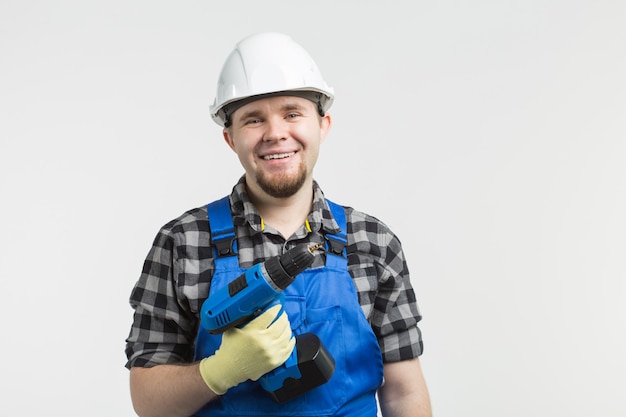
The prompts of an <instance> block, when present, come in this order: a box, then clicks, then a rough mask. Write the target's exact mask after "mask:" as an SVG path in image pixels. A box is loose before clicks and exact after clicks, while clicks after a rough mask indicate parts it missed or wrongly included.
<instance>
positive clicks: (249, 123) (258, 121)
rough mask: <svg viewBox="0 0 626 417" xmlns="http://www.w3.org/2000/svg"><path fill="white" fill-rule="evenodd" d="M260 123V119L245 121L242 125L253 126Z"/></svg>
mask: <svg viewBox="0 0 626 417" xmlns="http://www.w3.org/2000/svg"><path fill="white" fill-rule="evenodd" d="M259 123H261V119H258V118H257V119H247V120H246V121H244V125H254V124H259Z"/></svg>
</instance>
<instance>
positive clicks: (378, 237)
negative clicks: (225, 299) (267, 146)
mask: <svg viewBox="0 0 626 417" xmlns="http://www.w3.org/2000/svg"><path fill="white" fill-rule="evenodd" d="M313 191H314V197H313V208H312V210H311V213H310V214H309V216H308V218H307V222H306V224H305V225H303V226H302V227H301V228H300V229H299V230H298V231H297V232H296V233H294V235H293V236H291V237H290V239H288V240H285V239H284V238H283V237H282V236H281V235H280V233H278V232H277V231H276V230H275V229H273V228H271V227H270V226H269V225H267V226H265V225H263V221H262V219H261V216H260V215H259V213H258V211H257V210H256V208H255V207H254V206H253V204H252V203H251V202H250V200H249V199H248V196H247V194H246V191H245V180H244V177H242V178H241V179H240V180H239V182H238V183H237V185H235V187H234V188H233V192H232V193H231V195H230V202H231V207H232V211H233V222H234V224H235V228H236V234H237V248H238V250H239V263H240V266H241V267H242V268H249V267H251V266H252V265H254V264H256V263H258V262H262V261H264V260H265V259H267V258H268V257H271V256H274V255H278V254H281V253H284V252H285V251H286V250H288V249H291V248H292V247H294V246H295V245H297V244H300V243H305V242H306V243H318V242H322V241H323V234H322V232H329V233H336V232H337V231H338V226H337V223H336V222H335V220H334V219H333V217H332V215H331V212H330V210H329V208H328V206H327V204H326V201H325V199H324V195H323V193H322V191H321V189H320V188H319V186H318V184H317V183H314V186H313ZM346 220H347V223H348V230H347V239H348V246H347V253H348V270H349V272H350V275H351V276H352V278H353V281H354V284H355V286H356V290H357V293H358V297H359V303H360V305H361V308H362V309H363V312H364V313H365V316H366V317H367V319H368V321H369V323H370V324H371V326H372V329H373V330H374V333H375V334H376V337H377V338H378V342H379V344H380V349H381V352H382V355H383V361H384V362H393V361H399V360H405V359H410V358H414V357H417V356H419V355H421V353H422V339H421V333H420V330H419V328H418V327H417V322H418V321H419V320H420V319H421V315H420V312H419V309H418V306H417V303H416V300H415V294H414V292H413V288H412V287H411V283H410V279H409V271H408V268H407V265H406V261H405V259H404V254H403V252H402V247H401V244H400V241H399V240H398V238H397V237H396V236H395V235H394V234H393V233H392V232H391V231H390V230H389V228H388V227H387V226H385V225H384V224H383V223H382V222H380V221H379V220H377V219H376V218H374V217H371V216H368V215H366V214H364V213H361V212H359V211H356V210H354V209H352V208H350V207H346ZM324 261H325V257H324V256H316V259H315V262H314V263H313V265H312V267H319V266H323V265H324ZM212 274H213V248H212V247H211V243H210V233H209V223H208V219H207V210H206V206H203V207H199V208H196V209H192V210H189V211H187V212H186V213H184V214H183V215H181V216H179V217H178V218H176V219H174V220H172V221H171V222H169V223H167V224H166V225H165V226H163V227H162V228H161V230H160V231H159V233H158V234H157V236H156V238H155V240H154V243H153V245H152V248H151V249H150V252H149V253H148V256H147V258H146V261H145V263H144V266H143V271H142V273H141V276H140V278H139V280H138V281H137V283H136V285H135V287H134V289H133V291H132V293H131V296H130V304H131V306H132V308H133V309H134V310H135V314H134V320H133V324H132V327H131V330H130V334H129V336H128V338H127V339H126V355H127V358H128V362H127V363H126V367H127V368H131V367H133V366H139V367H150V366H154V365H158V364H164V363H181V362H191V361H192V360H193V354H194V344H195V339H196V335H197V332H198V327H199V311H200V309H201V307H202V303H203V302H204V300H205V299H206V297H207V294H208V292H209V286H210V283H211V277H212Z"/></svg>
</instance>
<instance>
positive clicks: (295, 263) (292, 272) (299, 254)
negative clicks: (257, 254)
mask: <svg viewBox="0 0 626 417" xmlns="http://www.w3.org/2000/svg"><path fill="white" fill-rule="evenodd" d="M320 247H321V244H317V245H313V246H311V247H308V246H306V245H300V246H296V247H295V248H293V249H291V250H290V251H288V252H286V253H285V254H283V255H281V256H275V257H272V258H270V259H268V260H267V261H265V271H266V272H267V275H268V276H269V278H270V279H271V280H272V282H273V283H274V285H275V286H276V287H277V288H278V289H279V290H280V291H282V290H284V289H285V288H287V287H288V286H289V285H290V284H291V283H292V282H293V280H294V279H295V278H296V275H298V274H299V273H301V272H302V271H304V270H305V269H307V268H308V267H309V266H311V264H312V263H313V259H315V254H314V252H315V251H316V250H317V249H318V248H320Z"/></svg>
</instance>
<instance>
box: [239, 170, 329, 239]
mask: <svg viewBox="0 0 626 417" xmlns="http://www.w3.org/2000/svg"><path fill="white" fill-rule="evenodd" d="M230 202H231V205H232V211H233V223H234V224H235V225H237V226H243V225H245V224H246V223H248V224H249V225H250V227H251V228H252V229H253V230H254V231H256V232H261V231H262V229H261V215H260V214H259V212H258V211H257V209H256V207H255V206H254V204H252V202H251V201H250V198H249V197H248V193H247V192H246V179H245V175H242V176H241V178H239V181H238V182H237V184H235V186H234V187H233V191H232V193H231V195H230ZM307 219H308V221H309V225H310V226H311V231H312V232H313V233H315V232H324V233H338V232H339V225H338V224H337V222H336V221H335V219H334V218H333V215H332V214H331V212H330V209H329V207H328V204H327V203H326V199H325V197H324V193H323V192H322V189H321V188H320V186H319V184H318V183H317V182H316V181H313V206H312V209H311V212H310V213H309V215H308V217H307Z"/></svg>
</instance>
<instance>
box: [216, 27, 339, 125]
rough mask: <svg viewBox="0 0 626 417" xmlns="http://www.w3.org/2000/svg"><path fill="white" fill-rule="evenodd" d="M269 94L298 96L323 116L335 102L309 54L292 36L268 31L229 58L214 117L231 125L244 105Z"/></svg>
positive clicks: (244, 43)
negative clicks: (307, 101) (305, 99)
mask: <svg viewBox="0 0 626 417" xmlns="http://www.w3.org/2000/svg"><path fill="white" fill-rule="evenodd" d="M265 95H296V96H301V97H305V98H307V99H309V100H312V101H314V102H316V103H317V105H318V111H319V112H320V114H321V115H323V114H324V113H325V112H326V110H328V109H329V108H330V106H331V104H332V102H333V99H334V91H333V89H332V87H329V86H328V85H327V84H326V82H325V81H324V79H323V78H322V74H321V73H320V70H319V68H318V67H317V65H316V64H315V61H313V59H312V58H311V56H310V55H309V53H308V52H307V51H306V50H305V49H304V48H302V46H300V45H299V44H297V43H295V42H294V41H293V40H292V39H291V38H290V37H289V36H287V35H284V34H281V33H273V32H265V33H258V34H255V35H252V36H249V37H247V38H245V39H243V40H241V41H240V42H239V43H237V45H236V46H235V49H234V50H233V51H232V52H231V53H230V55H228V58H226V61H225V62H224V65H223V66H222V71H221V72H220V76H219V80H218V83H217V93H216V96H215V101H214V102H213V105H212V106H211V117H212V118H213V120H214V121H215V123H217V124H219V125H220V126H228V125H229V123H230V115H231V114H232V113H233V111H234V110H235V109H237V108H239V107H241V106H242V105H243V104H246V103H249V102H250V101H252V100H256V99H258V98H260V97H259V96H265Z"/></svg>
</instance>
